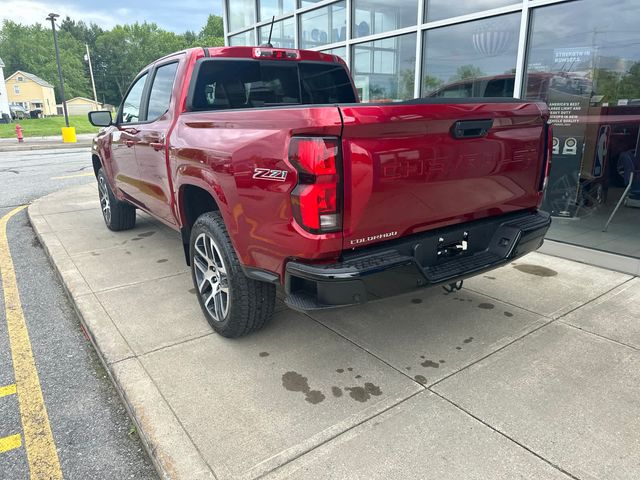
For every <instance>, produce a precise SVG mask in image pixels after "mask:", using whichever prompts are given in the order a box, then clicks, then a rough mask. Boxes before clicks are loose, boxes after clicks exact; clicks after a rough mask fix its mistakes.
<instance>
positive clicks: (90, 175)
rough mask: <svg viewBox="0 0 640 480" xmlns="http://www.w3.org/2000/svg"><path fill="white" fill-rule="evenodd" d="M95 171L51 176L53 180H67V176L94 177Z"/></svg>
mask: <svg viewBox="0 0 640 480" xmlns="http://www.w3.org/2000/svg"><path fill="white" fill-rule="evenodd" d="M93 176H95V174H94V173H93V172H86V173H78V174H76V175H63V176H61V177H51V180H66V179H67V178H80V177H93Z"/></svg>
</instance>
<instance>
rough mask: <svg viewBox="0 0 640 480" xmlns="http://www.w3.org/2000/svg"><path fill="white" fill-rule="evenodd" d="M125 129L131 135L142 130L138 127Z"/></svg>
mask: <svg viewBox="0 0 640 480" xmlns="http://www.w3.org/2000/svg"><path fill="white" fill-rule="evenodd" d="M124 131H125V132H127V133H128V134H129V135H137V134H139V133H140V130H138V129H137V128H125V129H124Z"/></svg>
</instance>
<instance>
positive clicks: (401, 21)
mask: <svg viewBox="0 0 640 480" xmlns="http://www.w3.org/2000/svg"><path fill="white" fill-rule="evenodd" d="M353 9H354V11H353V26H352V31H353V37H354V38H358V37H366V36H367V35H373V34H375V33H382V32H388V31H390V30H396V29H398V28H403V27H409V26H411V25H415V24H416V21H417V18H418V2H417V0H397V1H396V2H392V3H391V2H389V1H388V0H354V2H353Z"/></svg>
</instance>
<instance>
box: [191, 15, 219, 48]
mask: <svg viewBox="0 0 640 480" xmlns="http://www.w3.org/2000/svg"><path fill="white" fill-rule="evenodd" d="M193 45H194V46H199V47H222V46H224V26H223V24H222V17H219V16H217V15H209V18H208V19H207V24H206V25H205V26H204V27H203V28H202V30H200V33H199V34H198V39H197V41H196V42H195V43H193Z"/></svg>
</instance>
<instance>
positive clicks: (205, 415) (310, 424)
mask: <svg viewBox="0 0 640 480" xmlns="http://www.w3.org/2000/svg"><path fill="white" fill-rule="evenodd" d="M141 360H142V362H143V364H144V366H145V368H146V369H147V371H148V372H149V374H150V375H151V377H152V378H153V379H154V381H155V383H156V384H157V385H158V386H159V388H160V390H161V392H162V394H163V396H164V397H165V398H166V399H167V401H168V402H169V404H170V405H171V406H172V409H173V410H174V412H175V413H176V415H177V416H178V418H179V419H180V421H181V423H182V425H184V427H185V429H186V430H187V432H188V433H189V436H190V437H191V438H192V439H193V441H194V442H195V444H196V445H198V448H199V449H200V452H201V453H202V455H203V457H204V458H205V459H206V460H207V461H208V462H209V464H210V465H211V466H212V468H213V470H214V472H215V473H216V475H218V476H219V477H222V478H227V477H228V476H237V475H240V474H243V473H246V472H248V471H251V472H252V474H259V473H261V472H263V471H269V470H271V469H273V468H274V467H275V466H277V465H279V464H281V463H283V462H285V461H288V460H291V459H292V458H295V457H297V456H298V455H300V454H301V453H303V452H304V451H306V450H309V449H311V448H313V447H314V446H317V445H319V444H320V443H322V442H324V441H326V440H328V439H329V438H332V437H333V436H335V435H337V434H339V433H341V432H343V431H345V430H346V429H348V428H351V427H353V426H354V425H356V424H358V423H360V422H362V421H364V420H366V419H367V418H369V417H371V416H372V415H374V414H376V413H379V412H380V411H382V410H385V409H387V408H389V407H390V406H392V405H395V404H396V403H398V402H399V401H401V400H402V399H405V398H407V397H408V396H410V395H412V394H414V393H415V392H417V391H419V390H420V388H421V387H420V386H419V385H418V384H417V383H415V382H413V381H411V380H410V379H408V378H407V377H405V376H404V375H401V374H399V373H398V372H396V371H395V370H393V369H391V368H390V367H388V366H387V365H385V364H384V363H382V362H380V361H378V360H376V359H375V358H373V357H372V356H371V355H369V354H367V353H366V352H364V351H362V350H361V349H359V348H357V347H355V346H353V345H352V344H351V343H349V342H347V341H346V340H344V339H342V338H341V337H339V336H338V335H336V334H334V333H332V332H331V331H329V330H328V329H326V328H325V327H323V326H321V325H320V324H318V323H316V322H314V321H312V320H310V319H309V318H308V317H305V316H304V315H301V314H299V313H296V312H293V311H290V310H289V311H286V312H281V313H278V314H276V316H275V318H274V320H273V322H272V323H271V324H269V325H268V326H267V328H265V329H264V330H262V331H260V332H257V333H255V334H253V335H251V336H249V337H244V338H241V339H236V340H228V339H225V338H222V337H220V336H218V335H209V336H206V337H203V338H200V339H197V340H193V341H190V342H186V343H182V344H180V345H176V346H173V347H168V348H166V349H162V350H158V351H156V352H152V353H150V354H148V355H145V356H143V357H141Z"/></svg>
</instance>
